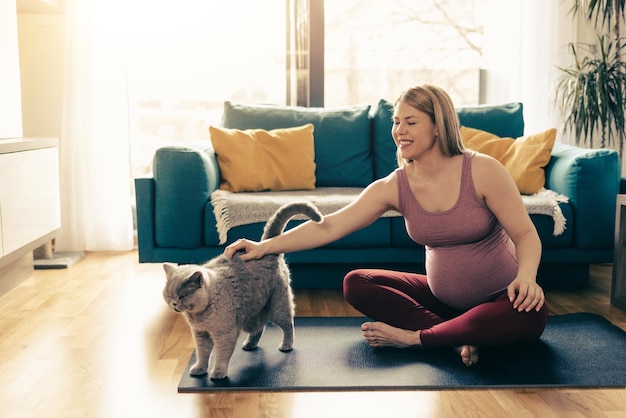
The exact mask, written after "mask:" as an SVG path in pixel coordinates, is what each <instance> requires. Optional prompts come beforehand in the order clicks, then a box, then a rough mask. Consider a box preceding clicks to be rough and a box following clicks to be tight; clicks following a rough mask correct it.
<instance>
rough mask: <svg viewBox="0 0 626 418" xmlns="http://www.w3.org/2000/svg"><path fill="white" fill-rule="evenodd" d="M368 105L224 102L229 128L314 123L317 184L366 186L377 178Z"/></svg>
mask: <svg viewBox="0 0 626 418" xmlns="http://www.w3.org/2000/svg"><path fill="white" fill-rule="evenodd" d="M369 110H370V106H369V105H364V106H352V107H343V108H306V107H299V106H279V105H261V104H259V105H244V104H238V103H233V102H229V101H227V102H225V103H224V113H223V115H222V125H223V127H224V128H230V129H265V130H270V129H277V128H291V127H294V126H301V125H304V124H307V123H311V124H313V126H314V127H315V130H314V146H315V165H316V168H315V177H316V183H315V185H316V187H365V186H367V185H368V184H369V183H370V182H371V181H372V180H373V179H374V172H373V157H372V150H371V146H370V142H371V135H370V120H369V115H368V113H369Z"/></svg>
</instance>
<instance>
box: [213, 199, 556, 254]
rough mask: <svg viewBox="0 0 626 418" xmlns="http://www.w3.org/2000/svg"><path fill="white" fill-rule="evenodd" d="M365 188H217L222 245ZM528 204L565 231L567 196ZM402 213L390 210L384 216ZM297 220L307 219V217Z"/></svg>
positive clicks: (337, 205)
mask: <svg viewBox="0 0 626 418" xmlns="http://www.w3.org/2000/svg"><path fill="white" fill-rule="evenodd" d="M361 191H363V189H362V188H360V187H321V188H318V189H314V190H295V191H288V192H284V191H280V192H238V193H233V192H228V191H225V190H216V191H214V192H213V193H211V203H212V205H213V208H214V209H213V210H214V213H215V219H217V232H218V234H219V238H220V244H223V243H225V242H226V237H227V234H228V230H229V229H230V228H234V227H236V226H240V225H246V224H252V223H257V222H266V221H267V220H268V219H269V218H270V217H271V216H272V215H273V214H274V212H275V211H276V210H277V209H278V208H279V207H281V206H282V205H284V204H285V203H288V202H293V201H296V200H307V201H310V202H312V203H313V204H315V206H317V207H318V209H319V210H320V212H321V213H322V214H323V215H327V214H329V213H332V212H335V211H337V210H339V209H341V208H343V207H344V206H347V205H348V204H350V203H351V202H352V201H354V200H355V199H356V197H357V196H358V195H359V193H361ZM522 200H523V201H524V205H525V206H526V209H527V210H528V213H531V214H542V215H548V216H552V219H554V232H553V233H554V235H560V234H562V233H563V231H564V230H565V217H564V216H563V213H562V212H561V208H560V207H559V202H567V201H568V199H567V197H565V196H562V195H559V194H558V193H556V192H553V191H552V190H548V189H542V190H541V191H539V192H538V193H536V194H534V195H531V196H522ZM390 216H402V215H401V214H400V213H398V212H396V211H393V210H390V211H387V212H385V213H384V214H383V217H390ZM294 219H306V217H305V216H300V217H295V218H294Z"/></svg>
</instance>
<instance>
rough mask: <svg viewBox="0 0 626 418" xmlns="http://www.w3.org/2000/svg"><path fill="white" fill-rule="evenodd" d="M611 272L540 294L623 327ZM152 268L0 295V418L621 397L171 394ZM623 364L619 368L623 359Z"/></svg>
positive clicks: (157, 273) (167, 323) (168, 321)
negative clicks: (613, 302)
mask: <svg viewBox="0 0 626 418" xmlns="http://www.w3.org/2000/svg"><path fill="white" fill-rule="evenodd" d="M610 280H611V266H610V265H599V266H593V269H592V280H591V283H590V285H589V287H588V288H585V289H558V290H554V289H548V290H547V292H546V293H547V298H548V303H549V305H550V309H551V313H552V314H564V313H571V312H581V311H586V312H594V313H598V314H600V315H603V316H605V317H606V318H608V319H609V320H610V321H612V322H613V323H615V324H617V325H618V326H620V327H621V328H623V329H626V314H625V313H624V312H623V311H621V310H619V309H617V308H615V307H613V306H612V305H611V304H610V302H609V294H610ZM163 281H164V276H163V271H162V268H161V266H160V265H157V264H139V263H138V262H137V253H136V252H134V251H131V252H123V253H88V254H86V256H85V258H84V259H83V260H81V261H79V262H78V263H76V264H75V265H74V266H72V267H71V268H69V269H63V270H36V271H34V272H33V274H32V275H31V276H30V277H28V278H27V279H26V280H24V281H22V282H21V283H20V284H18V285H17V286H15V287H13V288H12V289H11V290H9V291H8V292H7V293H6V294H4V295H3V296H1V297H0V333H1V334H0V335H1V336H2V338H0V388H2V391H1V392H0V416H1V417H19V418H24V417H53V418H54V417H74V416H75V417H90V418H91V417H105V418H109V417H115V418H117V417H174V416H175V417H201V416H211V417H226V418H229V417H245V418H253V417H298V418H299V417H332V416H340V417H352V416H355V417H357V416H358V417H374V416H376V417H380V416H411V417H481V416H514V417H552V416H558V417H562V416H567V417H595V416H604V417H617V416H624V415H625V414H626V389H586V390H583V389H578V390H577V389H560V390H559V389H525V390H520V389H502V390H493V389H492V390H487V389H481V390H474V389H467V390H443V391H380V392H376V391H374V392H366V391H353V392H287V393H285V392H243V393H242V392H239V393H217V394H178V393H177V392H176V387H177V384H178V381H179V379H180V376H181V374H182V373H183V371H184V369H185V366H186V364H187V361H188V359H189V356H190V355H191V352H192V350H193V342H192V339H191V335H190V333H189V330H188V328H187V324H186V323H185V321H184V320H183V318H182V317H181V316H180V315H177V314H175V313H173V312H171V311H169V310H168V308H167V306H166V305H165V303H164V302H163V299H162V297H161V289H162V285H163ZM296 305H297V312H298V315H300V316H346V315H349V316H352V315H359V313H358V312H357V311H355V310H354V309H352V308H351V307H350V306H349V305H348V304H347V303H346V302H345V301H344V300H343V297H342V294H341V290H340V289H330V290H329V289H311V290H302V289H299V290H297V291H296ZM625 361H626V359H625Z"/></svg>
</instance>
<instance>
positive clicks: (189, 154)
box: [153, 141, 220, 248]
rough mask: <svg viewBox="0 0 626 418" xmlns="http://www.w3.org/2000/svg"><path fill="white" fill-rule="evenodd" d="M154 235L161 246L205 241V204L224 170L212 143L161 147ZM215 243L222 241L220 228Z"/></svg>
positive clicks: (194, 244) (185, 245) (193, 245)
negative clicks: (219, 163)
mask: <svg viewBox="0 0 626 418" xmlns="http://www.w3.org/2000/svg"><path fill="white" fill-rule="evenodd" d="M153 173H154V181H155V183H154V195H155V202H154V207H155V210H154V220H155V228H154V236H155V243H156V245H157V246H159V247H174V248H198V247H201V246H203V245H204V244H205V234H204V230H205V228H204V222H205V208H206V206H207V203H208V202H209V200H210V197H211V193H212V192H213V191H214V190H216V189H217V188H218V187H219V184H220V171H219V166H218V164H217V158H216V156H215V152H214V151H213V148H212V147H211V143H210V142H208V141H203V142H200V143H186V144H183V145H177V146H167V147H163V148H159V149H158V150H157V152H156V153H155V156H154V163H153ZM215 235H216V236H215V243H217V242H218V239H217V231H216V233H215Z"/></svg>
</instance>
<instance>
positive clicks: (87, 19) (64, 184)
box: [56, 0, 133, 251]
mask: <svg viewBox="0 0 626 418" xmlns="http://www.w3.org/2000/svg"><path fill="white" fill-rule="evenodd" d="M127 5H128V3H125V2H123V1H120V0H66V28H67V29H66V58H65V74H66V76H65V91H64V121H63V134H62V137H61V140H60V147H59V152H60V176H61V209H62V210H61V212H62V217H61V223H62V230H61V232H60V233H59V235H58V236H57V239H56V249H57V251H109V250H129V249H131V248H132V247H133V225H132V211H131V197H130V196H131V194H130V180H129V179H130V175H129V142H128V124H129V121H128V111H127V91H126V90H127V89H126V74H125V65H124V63H125V59H124V48H123V47H122V46H123V33H124V31H123V27H124V26H125V25H124V22H123V21H122V19H121V18H120V16H122V15H123V13H120V12H119V11H120V10H124V9H123V8H124V7H125V6H127ZM96 16H97V18H96Z"/></svg>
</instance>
